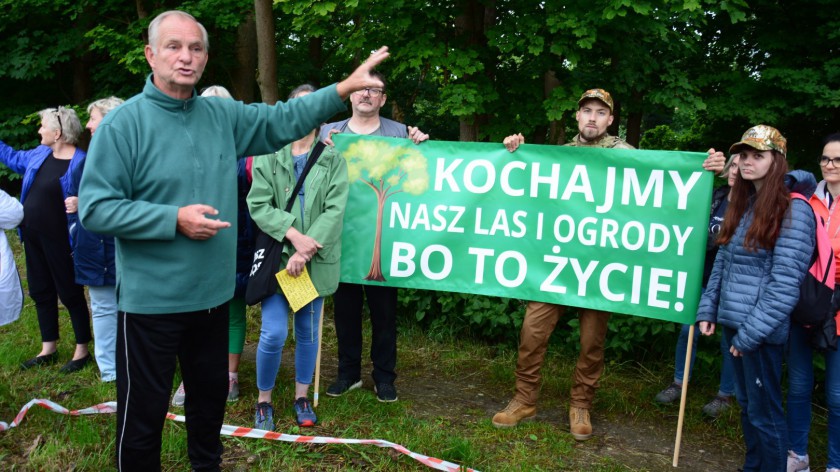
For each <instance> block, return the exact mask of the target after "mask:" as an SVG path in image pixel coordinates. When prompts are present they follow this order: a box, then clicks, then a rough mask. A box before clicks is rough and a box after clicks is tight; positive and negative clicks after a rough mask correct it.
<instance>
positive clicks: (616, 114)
mask: <svg viewBox="0 0 840 472" xmlns="http://www.w3.org/2000/svg"><path fill="white" fill-rule="evenodd" d="M620 124H621V102H619V101H618V100H616V99H615V95H613V122H612V124H611V125H609V126H608V127H607V133H609V134H611V135H613V136H618V127H619V125H620Z"/></svg>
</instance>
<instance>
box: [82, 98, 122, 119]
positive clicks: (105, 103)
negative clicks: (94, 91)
mask: <svg viewBox="0 0 840 472" xmlns="http://www.w3.org/2000/svg"><path fill="white" fill-rule="evenodd" d="M123 102H125V100H123V99H122V98H117V97H114V96H110V97H107V98H100V99H99V100H97V101H95V102H93V103H91V104H90V105H88V107H87V112H88V115H90V112H92V111H93V110H94V109H97V110H99V113H101V114H102V116H105V115H107V114H108V113H110V112H111V110H113V109H114V108H117V107H118V106H120V105H122V104H123Z"/></svg>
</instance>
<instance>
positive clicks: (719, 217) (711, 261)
mask: <svg viewBox="0 0 840 472" xmlns="http://www.w3.org/2000/svg"><path fill="white" fill-rule="evenodd" d="M728 206H729V200H728V199H726V198H724V199H723V200H721V202H720V205H718V207H717V208H715V211H714V213H712V216H711V217H710V218H709V235H708V237H709V240H712V241H714V240H715V239H717V237H718V233H720V229H721V227H722V226H723V217H724V215H726V207H728ZM718 247H719V246H717V245H715V246H714V249H713V250H710V251H706V263H705V265H704V266H703V286H704V287H705V286H706V282H708V281H709V276H710V275H712V266H714V265H715V256H717V250H718Z"/></svg>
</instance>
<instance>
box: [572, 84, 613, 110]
mask: <svg viewBox="0 0 840 472" xmlns="http://www.w3.org/2000/svg"><path fill="white" fill-rule="evenodd" d="M590 98H594V99H596V100H600V101H602V102H604V104H605V105H607V106H608V107H610V113H612V112H613V99H612V96H611V95H610V93H609V92H607V91H606V90H604V89H599V88H596V89H589V90H587V91H586V92H583V95H581V96H580V100H578V107H580V106H581V105H583V102H585V101H586V100H589V99H590Z"/></svg>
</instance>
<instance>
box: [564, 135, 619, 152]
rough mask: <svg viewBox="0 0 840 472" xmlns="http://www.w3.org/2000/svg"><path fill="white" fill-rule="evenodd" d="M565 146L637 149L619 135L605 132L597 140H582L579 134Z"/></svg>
mask: <svg viewBox="0 0 840 472" xmlns="http://www.w3.org/2000/svg"><path fill="white" fill-rule="evenodd" d="M564 146H578V147H598V148H616V149H636V148H634V147H633V146H631V145H629V144H627V142H626V141H624V140H623V139H621V138H619V137H618V136H610V135H609V134H607V133H604V135H603V136H601V137H600V138H599V139H598V140H597V141H594V142H589V141H581V139H580V134H577V135H576V136H575V137H574V138H572V140H571V141H569V142H568V143H566V144H564Z"/></svg>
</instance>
